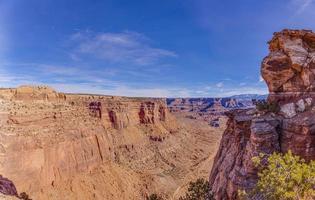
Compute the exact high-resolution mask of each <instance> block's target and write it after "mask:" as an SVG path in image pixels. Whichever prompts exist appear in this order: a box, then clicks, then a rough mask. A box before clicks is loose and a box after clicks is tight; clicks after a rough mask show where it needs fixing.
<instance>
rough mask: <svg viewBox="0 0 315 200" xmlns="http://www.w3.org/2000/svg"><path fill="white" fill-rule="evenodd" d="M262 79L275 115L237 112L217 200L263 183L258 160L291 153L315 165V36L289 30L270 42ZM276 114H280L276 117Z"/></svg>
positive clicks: (219, 167)
mask: <svg viewBox="0 0 315 200" xmlns="http://www.w3.org/2000/svg"><path fill="white" fill-rule="evenodd" d="M269 49H270V53H269V55H268V56H267V57H266V58H265V59H264V60H263V62H262V67H261V73H262V77H263V78H264V79H265V81H266V83H267V85H268V88H269V92H270V94H269V97H268V103H274V104H275V105H278V106H279V108H280V109H279V112H277V111H275V110H265V111H258V110H256V109H251V110H235V111H231V112H229V113H228V116H229V120H228V123H227V129H226V130H225V132H224V135H223V138H222V141H221V144H220V148H219V151H218V152H217V155H216V158H215V161H214V166H213V168H212V171H211V175H210V184H211V186H212V191H213V192H214V194H215V198H216V199H218V200H219V199H238V194H237V193H238V190H239V189H241V190H243V189H245V190H250V189H251V188H253V187H254V185H255V183H256V182H257V169H256V168H255V167H254V165H253V163H252V157H253V156H257V155H259V154H260V153H264V154H267V155H268V154H271V153H272V152H282V153H285V152H287V151H288V150H291V151H292V152H293V153H294V154H296V155H299V156H301V157H302V158H304V159H305V160H307V161H309V160H314V159H315V128H314V127H315V119H314V117H313V116H314V114H315V108H314V106H313V102H314V95H313V92H314V90H315V88H314V84H315V80H314V77H315V76H314V74H315V34H314V33H313V32H311V31H306V30H283V31H281V32H278V33H275V34H274V37H273V39H272V40H271V41H270V42H269ZM275 112H276V113H275Z"/></svg>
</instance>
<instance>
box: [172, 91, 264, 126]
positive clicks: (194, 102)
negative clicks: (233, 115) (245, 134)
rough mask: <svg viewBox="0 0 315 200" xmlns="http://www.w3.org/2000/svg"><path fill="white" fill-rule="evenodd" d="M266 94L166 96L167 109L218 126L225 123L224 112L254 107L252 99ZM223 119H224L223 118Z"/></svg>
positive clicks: (258, 99) (259, 98)
mask: <svg viewBox="0 0 315 200" xmlns="http://www.w3.org/2000/svg"><path fill="white" fill-rule="evenodd" d="M265 99H266V95H256V94H246V95H235V96H231V97H223V98H167V99H166V101H167V106H168V108H169V111H170V112H171V113H173V114H175V115H180V116H183V117H186V118H190V119H196V120H199V121H205V122H207V123H208V124H209V125H210V126H213V127H219V126H220V125H223V126H225V124H224V123H223V124H222V123H220V121H221V120H220V119H222V118H224V119H226V115H225V112H227V111H229V110H233V109H237V108H239V109H245V108H252V107H255V105H254V103H253V100H257V101H262V100H265ZM223 121H225V120H223Z"/></svg>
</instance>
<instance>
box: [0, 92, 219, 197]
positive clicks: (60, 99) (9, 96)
mask: <svg viewBox="0 0 315 200" xmlns="http://www.w3.org/2000/svg"><path fill="white" fill-rule="evenodd" d="M181 120H182V121H181ZM221 129H223V127H222V128H219V129H214V128H211V127H209V126H207V124H206V123H205V122H199V121H197V120H191V119H186V118H183V119H179V118H175V117H174V116H173V115H172V114H171V113H169V111H168V109H167V106H166V103H165V100H164V99H154V98H128V97H115V96H100V95H79V94H62V93H58V92H56V91H54V90H53V89H51V88H49V87H29V86H23V87H19V88H17V89H1V90H0V175H2V176H3V177H6V178H8V179H9V180H10V181H12V182H10V183H12V184H13V186H14V187H9V186H10V184H7V183H9V182H7V181H3V182H1V181H2V179H1V178H0V189H1V184H2V183H3V184H2V185H3V186H5V187H3V190H0V193H6V194H8V193H7V191H11V192H12V191H14V190H12V188H16V190H17V191H18V193H21V192H26V193H27V194H28V195H29V196H30V197H31V198H32V199H35V200H37V199H40V200H46V199H49V200H60V199H87V200H88V199H110V200H123V199H128V200H131V199H134V200H139V199H146V196H147V195H148V194H151V193H158V194H160V195H162V196H164V197H165V198H167V199H172V198H173V197H174V199H178V197H179V196H181V195H182V193H183V192H184V191H185V187H186V186H187V183H188V182H189V181H191V180H193V179H194V178H197V177H206V176H208V170H209V167H210V166H211V164H212V161H213V157H214V155H213V153H215V152H216V150H217V148H218V143H219V142H218V141H219V140H220V137H221V132H222V131H223V130H221ZM5 180H7V179H5ZM0 198H1V196H0Z"/></svg>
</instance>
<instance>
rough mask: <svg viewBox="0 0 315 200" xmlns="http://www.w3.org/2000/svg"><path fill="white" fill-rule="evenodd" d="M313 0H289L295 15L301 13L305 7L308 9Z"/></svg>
mask: <svg viewBox="0 0 315 200" xmlns="http://www.w3.org/2000/svg"><path fill="white" fill-rule="evenodd" d="M313 3H314V0H291V4H292V5H293V7H294V8H295V10H296V11H295V13H294V14H295V15H299V14H302V13H303V12H304V11H305V10H306V9H308V8H309V7H310V6H311V5H312V4H313Z"/></svg>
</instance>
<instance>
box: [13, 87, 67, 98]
mask: <svg viewBox="0 0 315 200" xmlns="http://www.w3.org/2000/svg"><path fill="white" fill-rule="evenodd" d="M65 98H66V97H65V95H64V94H62V93H57V92H56V91H55V90H54V89H52V88H50V87H48V86H20V87H18V88H16V89H15V90H14V95H13V99H14V100H23V101H28V100H29V101H33V100H44V101H56V100H65Z"/></svg>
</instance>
